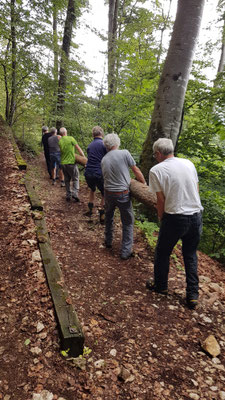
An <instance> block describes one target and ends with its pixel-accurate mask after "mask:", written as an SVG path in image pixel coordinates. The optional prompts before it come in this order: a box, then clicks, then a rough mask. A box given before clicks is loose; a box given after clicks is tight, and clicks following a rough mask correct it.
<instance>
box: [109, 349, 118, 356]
mask: <svg viewBox="0 0 225 400" xmlns="http://www.w3.org/2000/svg"><path fill="white" fill-rule="evenodd" d="M109 354H110V355H111V356H113V357H115V356H116V354H117V351H116V349H112V350H110V352H109Z"/></svg>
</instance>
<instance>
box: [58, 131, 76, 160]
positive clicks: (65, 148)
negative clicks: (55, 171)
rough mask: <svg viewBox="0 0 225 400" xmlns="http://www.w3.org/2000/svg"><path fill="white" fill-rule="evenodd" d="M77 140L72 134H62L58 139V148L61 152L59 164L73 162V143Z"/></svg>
mask: <svg viewBox="0 0 225 400" xmlns="http://www.w3.org/2000/svg"><path fill="white" fill-rule="evenodd" d="M76 144H77V141H76V140H75V139H74V137H72V136H62V138H61V139H60V140H59V148H60V152H61V164H63V165H64V164H74V163H75V145H76Z"/></svg>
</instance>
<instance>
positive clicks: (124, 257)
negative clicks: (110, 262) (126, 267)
mask: <svg viewBox="0 0 225 400" xmlns="http://www.w3.org/2000/svg"><path fill="white" fill-rule="evenodd" d="M131 257H135V254H134V253H130V254H128V255H127V256H124V255H122V254H121V256H120V258H121V260H129V258H131Z"/></svg>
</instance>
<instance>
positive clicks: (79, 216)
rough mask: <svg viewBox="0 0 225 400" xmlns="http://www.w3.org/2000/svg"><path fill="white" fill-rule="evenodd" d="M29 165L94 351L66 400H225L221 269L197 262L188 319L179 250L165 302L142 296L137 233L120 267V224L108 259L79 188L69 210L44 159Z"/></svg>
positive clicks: (147, 262) (143, 266)
mask: <svg viewBox="0 0 225 400" xmlns="http://www.w3.org/2000/svg"><path fill="white" fill-rule="evenodd" d="M30 165H31V168H30V173H31V175H32V176H33V180H34V182H35V186H36V190H37V192H38V194H39V197H40V198H41V200H42V202H43V204H44V209H45V216H46V221H47V226H48V230H49V234H50V238H51V242H52V247H53V250H54V252H55V255H56V257H57V259H58V261H59V264H60V266H61V268H62V272H63V275H64V279H65V284H66V287H67V288H68V290H69V293H70V298H71V302H72V303H73V304H74V306H75V309H76V310H77V314H78V317H79V319H80V321H81V324H82V326H83V330H84V333H85V346H86V347H87V348H88V350H91V353H90V354H89V356H88V359H87V362H86V364H85V365H84V366H83V371H82V372H81V373H80V374H79V377H80V378H78V379H81V381H82V380H83V379H84V378H85V384H84V386H83V387H82V389H80V392H77V391H76V392H73V385H72V386H71V387H70V391H68V395H67V399H68V400H70V399H71V400H72V399H75V398H76V399H79V398H88V399H99V400H100V399H104V400H114V399H136V400H142V399H143V400H144V399H146V400H147V399H149V400H150V399H156V400H158V399H167V400H168V399H169V400H174V399H179V400H182V399H183V400H186V399H201V400H204V399H205V400H206V399H207V400H209V399H224V398H225V397H223V396H225V392H224V391H223V387H224V384H225V383H224V381H225V368H224V360H225V359H224V347H225V331H224V326H223V322H224V321H223V313H224V304H225V302H224V282H225V277H224V270H223V268H222V266H220V264H218V263H216V262H215V261H213V260H212V259H210V258H209V257H207V256H206V255H204V254H201V253H200V254H199V274H200V305H199V307H198V308H197V310H195V311H190V310H188V309H187V308H186V307H185V303H184V298H185V289H184V288H185V274H184V270H183V269H182V266H183V262H182V257H181V254H180V251H179V250H178V251H177V252H176V257H174V259H173V260H172V263H171V271H170V280H169V289H170V294H169V296H168V297H167V298H165V297H163V296H160V295H156V294H154V293H149V292H147V291H146V289H145V281H146V279H147V278H149V276H152V272H153V264H152V260H153V254H152V253H151V249H149V246H148V245H147V243H146V241H145V239H144V238H143V236H142V234H141V233H140V232H139V231H138V230H136V231H135V240H134V251H135V257H134V258H131V259H130V260H127V261H121V259H120V257H119V247H120V238H121V226H120V222H119V219H117V220H116V224H115V240H114V243H113V249H112V250H107V249H105V248H104V246H103V242H104V227H103V226H102V225H100V224H99V222H98V214H97V211H96V213H95V214H94V217H93V218H92V220H91V221H90V220H89V218H87V217H85V216H84V215H83V214H84V212H85V211H86V210H87V202H88V190H87V187H86V184H85V183H83V184H81V189H80V195H79V197H80V200H81V202H80V203H72V202H70V203H67V202H66V201H65V188H61V187H60V184H57V185H56V186H52V184H51V181H50V180H49V179H48V177H47V173H46V169H45V163H44V159H43V156H41V157H40V158H39V159H36V160H34V161H33V162H32V163H31V164H30ZM209 334H213V335H214V336H215V337H216V338H217V340H218V342H219V343H220V345H221V347H222V352H221V353H222V354H221V355H220V356H219V357H218V358H214V359H211V358H209V357H208V356H206V355H205V353H203V352H202V351H201V348H200V344H199V343H200V341H201V340H203V339H205V338H206V337H207V336H208V335H209ZM74 390H75V388H74ZM75 393H76V397H74V394H75ZM79 396H81V397H79Z"/></svg>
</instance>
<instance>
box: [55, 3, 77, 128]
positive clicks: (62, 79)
mask: <svg viewBox="0 0 225 400" xmlns="http://www.w3.org/2000/svg"><path fill="white" fill-rule="evenodd" d="M74 21H75V1H74V0H68V8H67V15H66V21H65V28H64V35H63V44H62V54H61V61H60V72H59V85H58V99H57V123H56V127H57V129H59V128H60V127H61V126H62V118H63V114H64V109H65V96H66V83H67V74H68V61H69V53H70V46H71V38H72V30H73V24H74Z"/></svg>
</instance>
